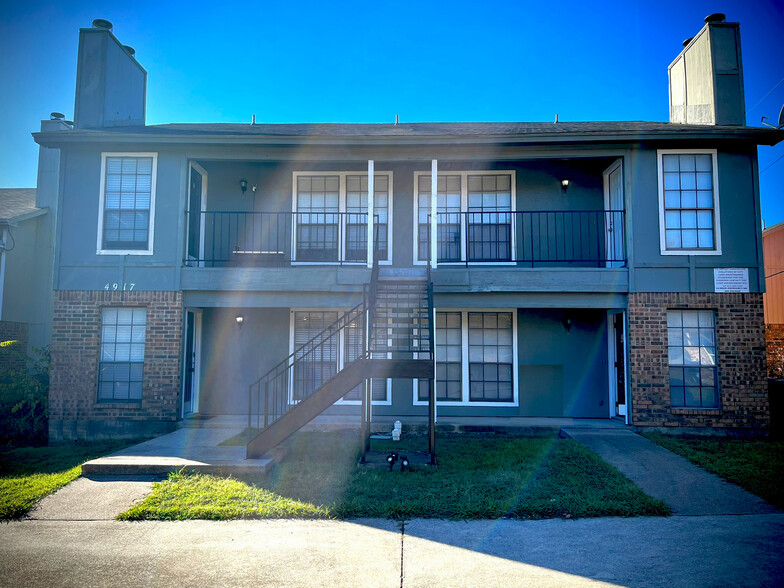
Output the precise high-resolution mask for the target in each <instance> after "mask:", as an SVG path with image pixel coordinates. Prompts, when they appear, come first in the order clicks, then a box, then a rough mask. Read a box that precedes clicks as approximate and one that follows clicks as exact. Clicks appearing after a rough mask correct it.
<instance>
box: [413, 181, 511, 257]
mask: <svg viewBox="0 0 784 588" xmlns="http://www.w3.org/2000/svg"><path fill="white" fill-rule="evenodd" d="M507 174H508V175H510V176H511V177H512V179H511V189H512V190H511V191H512V194H511V199H512V202H511V205H512V208H511V211H512V212H516V211H517V176H516V171H515V170H513V169H495V170H467V171H452V170H442V169H439V170H438V176H439V177H441V176H460V214H461V215H462V214H463V213H466V212H468V176H499V175H507ZM431 175H432V174H431V172H429V171H418V172H414V230H413V242H414V265H427V264H428V263H430V261H429V260H420V259H419V255H418V253H419V178H420V176H431ZM460 218H461V223H460V225H461V226H460V255H461V257H462V255H463V253H464V252H465V244H466V239H467V238H468V236H467V235H466V234H465V233H466V229H465V225H464V223H462V218H463V217H462V216H461V217H460ZM516 224H517V223H515V216H514V215H512V235H511V241H512V243H511V246H512V261H500V262H497V263H493V265H515V263H516V261H515V260H516V259H517V250H516V247H515V242H516V235H515V225H516ZM465 263H466V262H465V259H464V260H462V261H439V262H438V265H465ZM469 263H472V262H469ZM473 264H474V265H487V264H485V263H482V262H473Z"/></svg>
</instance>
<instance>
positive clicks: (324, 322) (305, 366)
mask: <svg viewBox="0 0 784 588" xmlns="http://www.w3.org/2000/svg"><path fill="white" fill-rule="evenodd" d="M342 312H343V311H337V310H327V311H324V310H298V311H294V312H293V319H292V320H293V344H294V349H293V351H294V352H296V353H295V356H294V359H295V362H294V369H293V374H292V380H293V381H292V388H291V389H292V394H291V396H292V401H293V402H298V401H300V400H302V399H304V398H306V397H307V396H309V395H310V394H312V393H313V392H315V391H316V390H317V389H318V388H319V387H320V386H321V385H322V384H324V383H325V382H326V381H327V380H329V379H330V378H332V377H333V376H334V375H335V374H337V372H338V371H339V370H340V369H342V367H343V366H345V365H347V364H349V363H351V362H352V361H354V360H355V359H357V358H358V357H359V356H360V355H362V353H363V352H364V339H365V335H364V328H363V325H362V323H361V322H360V321H355V322H353V323H350V324H349V325H347V326H346V327H345V328H344V329H342V330H340V331H338V332H337V333H335V334H334V335H332V336H331V337H328V338H327V339H326V340H325V341H324V342H323V343H321V344H320V345H318V346H316V347H313V348H312V351H309V348H308V347H306V348H305V349H303V350H302V351H298V350H299V349H300V348H301V347H302V346H303V345H305V344H306V343H308V342H309V341H311V339H313V338H314V337H319V336H320V335H321V334H322V333H323V332H324V330H325V329H327V328H328V327H329V326H330V325H332V324H333V323H335V321H337V320H338V318H340V315H341V314H342ZM371 386H372V394H373V402H377V403H379V404H384V403H389V399H390V394H389V384H388V381H387V380H379V379H374V380H372V382H371ZM339 402H341V403H348V404H358V403H360V402H362V385H360V386H357V387H356V388H354V389H353V390H351V391H350V392H348V393H347V394H346V395H345V396H343V398H342V399H341V400H340V401H339Z"/></svg>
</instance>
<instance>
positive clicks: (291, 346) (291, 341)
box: [288, 308, 392, 406]
mask: <svg viewBox="0 0 784 588" xmlns="http://www.w3.org/2000/svg"><path fill="white" fill-rule="evenodd" d="M348 310H349V309H348V308H292V309H291V311H290V312H289V356H291V355H292V354H293V353H294V314H295V313H297V312H337V313H338V318H340V316H341V315H343V314H345V313H346V312H347V311H348ZM343 333H344V330H343V329H341V331H340V336H339V338H338V367H339V369H340V370H342V369H343V367H344V358H343V349H345V347H344V337H343ZM292 363H293V358H292V360H291V362H290V363H289V366H291V365H292ZM292 376H293V375H292ZM376 379H381V378H376ZM386 381H387V399H386V400H384V401H381V400H372V399H371V404H373V405H374V406H391V405H392V378H386ZM293 385H294V378H293V377H291V378H289V391H288V404H289V405H294V404H297V403H296V402H294V389H293ZM340 405H345V406H361V405H362V401H361V400H343V397H342V396H341V397H340V399H338V400H337V401H336V402H335V403H334V404H333V406H340Z"/></svg>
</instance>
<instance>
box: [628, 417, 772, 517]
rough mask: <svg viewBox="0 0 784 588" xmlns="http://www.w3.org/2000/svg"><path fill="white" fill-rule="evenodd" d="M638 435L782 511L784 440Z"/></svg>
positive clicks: (655, 434)
mask: <svg viewBox="0 0 784 588" xmlns="http://www.w3.org/2000/svg"><path fill="white" fill-rule="evenodd" d="M642 435H643V437H646V438H647V439H649V440H651V441H653V442H654V443H656V444H658V445H661V446H662V447H664V448H665V449H668V450H670V451H672V452H673V453H677V454H678V455H681V456H682V457H685V458H686V459H688V460H689V461H691V462H692V463H695V464H696V465H698V466H700V467H702V468H705V469H706V470H708V471H709V472H712V473H714V474H716V475H718V476H721V477H722V478H724V479H725V480H727V481H729V482H732V483H733V484H737V485H738V486H740V487H741V488H744V489H745V490H748V491H749V492H751V493H752V494H756V495H757V496H759V497H760V498H763V499H765V500H767V501H768V502H769V503H770V504H772V505H773V506H775V507H777V508H780V509H782V510H784V441H780V440H774V439H765V438H756V439H742V438H740V439H739V438H732V437H716V436H714V437H706V436H694V435H666V434H663V433H655V432H651V433H642Z"/></svg>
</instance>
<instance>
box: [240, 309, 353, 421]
mask: <svg viewBox="0 0 784 588" xmlns="http://www.w3.org/2000/svg"><path fill="white" fill-rule="evenodd" d="M366 321H367V295H366V296H365V299H364V300H363V301H362V303H361V304H358V305H357V306H355V307H354V308H352V309H351V310H349V311H347V312H345V313H343V314H342V315H341V316H340V317H338V319H337V320H336V321H335V322H333V323H332V324H330V325H329V326H327V327H326V328H325V329H324V330H323V331H321V332H320V333H318V334H317V335H315V336H314V337H313V338H312V339H310V340H309V341H308V342H306V343H305V344H304V345H302V346H300V347H299V348H297V349H296V350H295V351H294V352H293V353H291V354H290V355H289V356H288V357H286V358H285V359H283V360H282V361H281V362H279V363H278V364H277V365H275V367H273V368H272V369H271V370H269V371H268V372H267V373H266V374H264V375H263V376H262V377H260V378H259V379H258V380H256V381H255V382H253V383H252V384H251V385H250V386H249V388H248V428H251V427H255V428H257V429H264V428H266V427H268V426H269V425H270V424H272V423H273V422H275V421H276V420H278V419H279V418H280V417H282V416H283V415H284V414H286V413H287V412H288V411H289V410H291V409H292V408H293V407H294V406H296V405H297V404H298V403H299V402H301V401H302V400H304V399H305V398H307V397H308V396H310V395H311V394H313V392H315V391H316V390H318V389H319V388H320V387H321V386H322V385H323V384H324V383H326V382H327V381H328V380H330V379H331V378H332V377H334V376H335V375H336V374H337V372H338V361H337V360H338V357H339V354H340V349H341V347H342V345H341V341H345V340H348V338H349V337H344V336H343V335H342V333H343V332H344V331H350V332H351V337H352V338H356V337H358V338H360V340H365V337H364V335H363V333H364V332H367V331H365V329H366ZM359 329H362V331H361V332H359ZM344 344H345V343H344ZM362 347H363V349H362V351H361V352H359V353H357V357H353V358H351V360H352V361H353V360H355V359H360V358H361V357H366V356H367V351H366V346H365V345H362ZM347 363H350V362H347ZM347 363H346V364H345V365H347ZM345 365H344V366H343V367H345ZM254 417H255V421H254Z"/></svg>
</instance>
